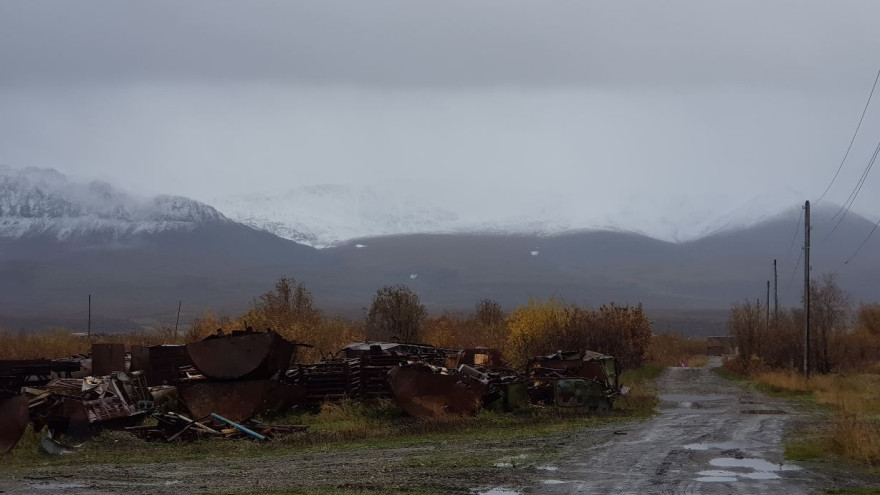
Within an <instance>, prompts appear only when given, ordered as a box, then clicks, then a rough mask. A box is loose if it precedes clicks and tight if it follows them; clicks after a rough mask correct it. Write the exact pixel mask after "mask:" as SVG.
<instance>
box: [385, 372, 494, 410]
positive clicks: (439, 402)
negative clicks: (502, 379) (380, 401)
mask: <svg viewBox="0 0 880 495" xmlns="http://www.w3.org/2000/svg"><path fill="white" fill-rule="evenodd" d="M388 384H389V385H390V386H391V392H392V393H393V394H394V398H395V399H396V400H397V403H398V404H400V407H401V408H403V410H404V411H406V412H407V413H408V414H409V415H410V416H415V417H417V418H437V417H440V416H445V415H459V416H468V415H472V414H475V413H476V412H477V410H478V409H479V408H480V404H481V403H482V400H483V396H484V395H485V393H486V386H485V385H484V384H483V383H481V382H479V381H477V380H475V379H473V378H470V377H468V376H467V375H465V374H463V373H457V372H455V373H440V372H436V370H432V369H431V368H430V367H426V366H420V365H408V366H398V367H395V368H392V369H391V371H389V372H388Z"/></svg>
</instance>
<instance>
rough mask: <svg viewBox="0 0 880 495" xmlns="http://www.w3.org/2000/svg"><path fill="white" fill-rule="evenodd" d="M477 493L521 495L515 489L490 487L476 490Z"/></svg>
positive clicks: (483, 494)
mask: <svg viewBox="0 0 880 495" xmlns="http://www.w3.org/2000/svg"><path fill="white" fill-rule="evenodd" d="M477 495H522V494H521V493H520V492H518V491H516V490H510V489H507V488H491V489H489V490H486V491H482V492H481V491H478V492H477Z"/></svg>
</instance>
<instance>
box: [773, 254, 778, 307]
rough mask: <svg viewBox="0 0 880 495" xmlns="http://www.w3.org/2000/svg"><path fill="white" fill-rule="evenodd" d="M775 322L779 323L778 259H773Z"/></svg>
mask: <svg viewBox="0 0 880 495" xmlns="http://www.w3.org/2000/svg"><path fill="white" fill-rule="evenodd" d="M773 321H774V322H776V323H779V276H778V275H777V273H776V258H774V259H773Z"/></svg>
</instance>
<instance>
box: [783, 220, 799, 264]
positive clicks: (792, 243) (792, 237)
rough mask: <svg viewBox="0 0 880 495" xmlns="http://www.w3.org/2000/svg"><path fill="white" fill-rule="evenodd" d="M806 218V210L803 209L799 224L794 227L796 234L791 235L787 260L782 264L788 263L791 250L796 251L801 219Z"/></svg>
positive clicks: (786, 254) (786, 255)
mask: <svg viewBox="0 0 880 495" xmlns="http://www.w3.org/2000/svg"><path fill="white" fill-rule="evenodd" d="M802 218H804V209H803V207H801V212H800V214H799V215H798V219H797V224H796V225H795V226H794V234H792V235H791V244H789V246H788V252H787V253H785V259H784V260H783V261H782V264H783V265H784V264H785V263H787V262H788V259H789V257H791V250H792V249H794V241H796V240H797V235H798V232H800V230H801V219H802Z"/></svg>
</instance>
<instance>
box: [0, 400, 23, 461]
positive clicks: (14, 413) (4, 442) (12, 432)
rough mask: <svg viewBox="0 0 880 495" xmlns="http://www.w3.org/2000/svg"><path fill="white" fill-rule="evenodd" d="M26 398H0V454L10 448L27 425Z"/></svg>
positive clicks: (19, 438) (19, 437)
mask: <svg viewBox="0 0 880 495" xmlns="http://www.w3.org/2000/svg"><path fill="white" fill-rule="evenodd" d="M28 402H29V401H28V398H27V397H24V396H17V397H12V398H10V399H5V400H0V455H2V454H5V453H7V452H9V451H10V450H12V449H13V448H14V447H15V445H16V444H17V443H18V441H19V440H21V436H22V435H23V434H24V430H25V429H26V428H27V425H28Z"/></svg>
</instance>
